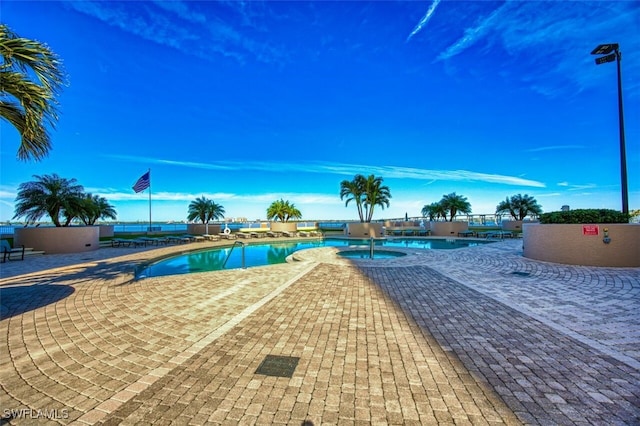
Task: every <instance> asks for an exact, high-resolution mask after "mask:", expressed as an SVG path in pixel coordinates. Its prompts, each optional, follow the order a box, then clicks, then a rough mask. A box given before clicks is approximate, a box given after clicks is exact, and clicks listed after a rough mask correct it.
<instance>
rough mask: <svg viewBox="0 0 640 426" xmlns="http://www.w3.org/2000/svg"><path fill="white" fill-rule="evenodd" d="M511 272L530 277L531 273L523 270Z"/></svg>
mask: <svg viewBox="0 0 640 426" xmlns="http://www.w3.org/2000/svg"><path fill="white" fill-rule="evenodd" d="M511 274H513V275H518V276H521V277H528V276H529V275H531V274H529V272H521V271H513V272H512V273H511Z"/></svg>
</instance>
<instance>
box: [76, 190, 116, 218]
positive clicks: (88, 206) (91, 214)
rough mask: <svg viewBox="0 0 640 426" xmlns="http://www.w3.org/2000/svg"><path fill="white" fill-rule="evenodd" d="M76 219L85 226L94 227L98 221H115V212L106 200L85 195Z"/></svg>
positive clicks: (97, 196)
mask: <svg viewBox="0 0 640 426" xmlns="http://www.w3.org/2000/svg"><path fill="white" fill-rule="evenodd" d="M78 217H79V218H80V220H81V221H82V223H84V224H85V225H95V223H96V222H97V221H98V219H114V220H115V219H116V217H117V215H116V211H115V209H114V208H113V206H112V205H111V204H109V202H108V201H107V199H106V198H104V197H101V196H99V195H92V194H90V193H89V194H85V197H84V199H83V206H82V209H81V211H80V212H79V214H78Z"/></svg>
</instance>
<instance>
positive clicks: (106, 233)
mask: <svg viewBox="0 0 640 426" xmlns="http://www.w3.org/2000/svg"><path fill="white" fill-rule="evenodd" d="M98 227H99V228H100V238H104V237H113V228H114V226H113V225H98Z"/></svg>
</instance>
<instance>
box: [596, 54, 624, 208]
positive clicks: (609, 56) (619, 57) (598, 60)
mask: <svg viewBox="0 0 640 426" xmlns="http://www.w3.org/2000/svg"><path fill="white" fill-rule="evenodd" d="M619 47H620V46H619V45H618V43H609V44H601V45H599V46H598V47H596V48H595V49H593V51H592V52H591V54H592V55H605V56H600V57H599V58H596V65H600V64H606V63H607V62H613V61H616V62H617V64H618V120H619V128H620V177H621V181H622V182H621V188H622V213H625V214H628V213H629V190H628V188H627V153H626V148H625V141H624V112H623V108H622V77H621V73H620V61H621V60H622V53H621V52H620V50H619ZM611 52H613V53H611Z"/></svg>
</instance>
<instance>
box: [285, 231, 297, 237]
mask: <svg viewBox="0 0 640 426" xmlns="http://www.w3.org/2000/svg"><path fill="white" fill-rule="evenodd" d="M282 235H284V236H285V237H297V236H298V233H297V232H289V231H282Z"/></svg>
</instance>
